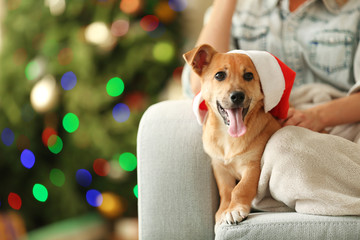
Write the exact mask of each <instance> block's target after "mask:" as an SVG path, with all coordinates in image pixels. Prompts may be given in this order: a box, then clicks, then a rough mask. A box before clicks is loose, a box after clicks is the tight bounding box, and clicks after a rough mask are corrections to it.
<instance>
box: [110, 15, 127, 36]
mask: <svg viewBox="0 0 360 240" xmlns="http://www.w3.org/2000/svg"><path fill="white" fill-rule="evenodd" d="M129 27H130V24H129V21H127V20H124V19H119V20H116V21H115V22H113V23H112V24H111V28H110V32H111V34H112V35H113V36H115V37H122V36H124V35H126V34H127V33H128V31H129Z"/></svg>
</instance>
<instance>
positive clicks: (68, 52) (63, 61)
mask: <svg viewBox="0 0 360 240" xmlns="http://www.w3.org/2000/svg"><path fill="white" fill-rule="evenodd" d="M73 57H74V53H73V51H72V49H71V48H63V49H61V50H60V52H59V54H58V62H59V64H60V65H63V66H66V65H69V64H70V63H71V62H72V60H73Z"/></svg>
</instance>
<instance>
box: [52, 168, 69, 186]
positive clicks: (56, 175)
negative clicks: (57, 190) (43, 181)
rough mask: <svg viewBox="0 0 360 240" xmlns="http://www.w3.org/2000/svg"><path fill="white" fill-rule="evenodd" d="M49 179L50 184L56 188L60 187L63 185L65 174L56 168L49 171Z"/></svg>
mask: <svg viewBox="0 0 360 240" xmlns="http://www.w3.org/2000/svg"><path fill="white" fill-rule="evenodd" d="M49 178H50V182H51V183H52V184H54V185H55V186H57V187H62V186H63V185H64V183H65V174H64V173H63V171H61V170H60V169H57V168H53V169H51V171H50V175H49Z"/></svg>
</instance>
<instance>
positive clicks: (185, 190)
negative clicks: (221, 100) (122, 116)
mask: <svg viewBox="0 0 360 240" xmlns="http://www.w3.org/2000/svg"><path fill="white" fill-rule="evenodd" d="M137 141H138V149H137V151H138V153H137V154H138V161H139V162H138V186H139V238H140V239H142V240H173V239H174V240H175V239H183V240H190V239H199V240H202V239H214V238H215V239H219V240H220V239H221V240H222V239H232V240H233V239H276V240H278V239H316V240H318V239H337V240H338V239H360V217H329V216H316V215H305V214H299V213H296V212H286V213H275V212H257V213H251V214H250V216H249V217H248V218H247V219H246V220H245V221H243V222H242V223H240V224H238V225H233V226H232V225H221V226H220V227H218V228H217V229H216V235H215V233H214V224H215V222H214V216H215V212H216V210H217V207H218V203H219V198H218V192H217V187H216V183H215V180H214V177H213V173H212V169H211V163H210V159H209V157H208V156H207V155H206V154H205V153H204V151H203V147H202V142H201V126H199V125H198V123H197V121H196V119H195V116H194V115H193V113H192V110H191V100H181V101H166V102H161V103H158V104H155V105H153V106H151V107H150V108H149V109H148V110H147V111H146V112H145V114H144V115H143V117H142V120H141V123H140V127H139V132H138V140H137Z"/></svg>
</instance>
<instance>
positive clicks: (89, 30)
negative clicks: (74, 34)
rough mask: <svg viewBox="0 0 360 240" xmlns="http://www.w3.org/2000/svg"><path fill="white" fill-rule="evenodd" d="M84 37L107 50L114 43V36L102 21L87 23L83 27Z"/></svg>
mask: <svg viewBox="0 0 360 240" xmlns="http://www.w3.org/2000/svg"><path fill="white" fill-rule="evenodd" d="M85 39H86V41H88V42H89V43H91V44H94V45H96V46H98V47H100V48H102V49H104V50H109V49H111V48H112V47H113V46H115V44H116V38H115V37H114V36H113V35H112V34H111V32H110V29H109V27H108V26H107V25H106V24H105V23H104V22H93V23H91V24H90V25H88V26H87V27H86V29H85Z"/></svg>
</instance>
